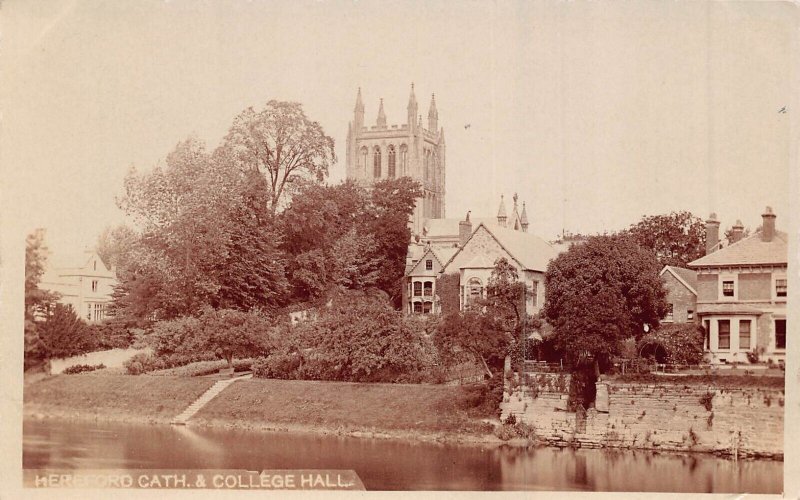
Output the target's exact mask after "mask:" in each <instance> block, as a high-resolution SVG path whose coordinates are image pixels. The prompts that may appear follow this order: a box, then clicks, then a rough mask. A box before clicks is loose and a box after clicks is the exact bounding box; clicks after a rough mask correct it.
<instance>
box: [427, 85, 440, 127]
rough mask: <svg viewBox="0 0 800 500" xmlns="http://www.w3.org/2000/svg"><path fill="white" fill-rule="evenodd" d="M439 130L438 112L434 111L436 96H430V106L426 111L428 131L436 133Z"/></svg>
mask: <svg viewBox="0 0 800 500" xmlns="http://www.w3.org/2000/svg"><path fill="white" fill-rule="evenodd" d="M438 128H439V112H438V111H437V110H436V94H431V106H430V108H429V109H428V130H430V131H431V132H436V130H438Z"/></svg>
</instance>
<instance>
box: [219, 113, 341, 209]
mask: <svg viewBox="0 0 800 500" xmlns="http://www.w3.org/2000/svg"><path fill="white" fill-rule="evenodd" d="M217 155H218V156H225V157H227V158H229V159H230V160H232V161H233V162H234V163H235V164H236V165H237V166H238V167H239V168H241V169H242V170H243V171H254V172H259V173H261V174H262V175H263V176H264V177H265V179H266V180H267V184H268V187H269V189H268V192H269V196H268V198H267V200H268V204H267V206H268V208H269V210H270V211H271V213H272V214H273V215H274V214H275V213H276V212H277V210H278V208H279V207H282V206H283V204H285V202H286V201H287V199H289V198H291V196H292V194H294V192H295V191H296V190H297V189H298V188H299V187H301V186H302V185H303V184H304V183H305V182H309V181H310V182H322V181H323V180H324V179H325V178H326V177H327V175H328V168H329V166H330V165H331V164H332V163H335V162H336V154H335V153H334V149H333V138H331V137H329V136H327V135H325V133H324V131H323V130H322V126H321V125H320V124H319V123H318V122H315V121H311V120H309V119H308V118H307V117H306V115H305V112H304V111H303V107H302V106H301V105H300V104H299V103H296V102H282V101H276V100H271V101H269V102H267V104H266V106H265V107H264V109H263V110H261V111H256V110H254V109H253V108H252V107H250V108H247V109H245V110H244V111H242V112H241V113H240V114H239V115H238V116H237V117H236V118H235V119H234V121H233V124H232V125H231V128H230V130H229V131H228V134H227V135H226V136H225V139H224V140H223V143H222V145H221V146H220V148H219V149H218V151H217Z"/></svg>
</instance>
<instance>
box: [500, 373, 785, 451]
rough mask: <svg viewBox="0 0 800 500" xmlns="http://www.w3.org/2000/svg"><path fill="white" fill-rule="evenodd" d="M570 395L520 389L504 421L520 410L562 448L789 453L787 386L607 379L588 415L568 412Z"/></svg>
mask: <svg viewBox="0 0 800 500" xmlns="http://www.w3.org/2000/svg"><path fill="white" fill-rule="evenodd" d="M568 391H569V383H568V382H567V384H566V388H563V386H561V385H559V387H553V386H552V385H551V386H550V387H549V388H548V389H545V390H542V389H539V390H536V389H533V390H532V389H531V388H529V387H527V386H524V385H523V386H520V387H519V388H516V389H514V390H513V391H512V392H511V393H510V394H507V395H506V397H504V402H503V403H502V404H501V409H502V410H503V411H502V417H501V418H503V419H505V418H507V417H508V415H509V414H512V413H513V414H514V415H515V416H516V417H517V420H518V421H520V420H521V421H523V422H525V423H527V424H529V425H533V426H534V428H535V430H536V435H537V437H538V438H541V439H543V440H545V441H547V442H548V443H549V444H552V445H556V446H581V447H589V448H599V447H625V448H647V449H661V450H675V451H706V452H714V453H719V454H725V455H734V456H739V457H743V456H767V457H776V458H777V457H782V456H783V410H784V408H783V405H784V397H785V396H784V393H783V391H782V390H780V389H773V388H759V387H745V388H738V389H718V388H713V387H708V386H701V385H696V384H693V385H681V384H678V383H656V384H637V383H621V382H615V381H613V380H612V381H602V382H598V383H597V401H596V404H595V407H594V408H590V409H589V410H588V411H586V412H585V413H584V414H581V413H576V412H568V411H567V400H568Z"/></svg>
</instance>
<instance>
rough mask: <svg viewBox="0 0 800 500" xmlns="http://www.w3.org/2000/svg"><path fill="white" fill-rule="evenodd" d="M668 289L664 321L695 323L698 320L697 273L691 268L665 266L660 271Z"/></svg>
mask: <svg viewBox="0 0 800 500" xmlns="http://www.w3.org/2000/svg"><path fill="white" fill-rule="evenodd" d="M659 276H661V280H662V281H663V282H664V288H665V289H666V290H667V304H668V305H669V309H668V310H667V315H666V316H665V317H664V318H663V319H662V322H664V323H693V322H696V321H697V314H696V312H697V273H696V272H695V271H692V270H691V269H686V268H684V267H676V266H664V269H662V270H661V272H660V273H659Z"/></svg>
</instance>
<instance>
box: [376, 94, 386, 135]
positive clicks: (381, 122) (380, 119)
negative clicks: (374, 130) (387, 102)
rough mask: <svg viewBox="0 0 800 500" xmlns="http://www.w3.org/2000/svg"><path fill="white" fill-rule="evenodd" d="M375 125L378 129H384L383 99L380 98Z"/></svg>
mask: <svg viewBox="0 0 800 500" xmlns="http://www.w3.org/2000/svg"><path fill="white" fill-rule="evenodd" d="M376 124H377V125H378V127H379V128H386V113H385V112H384V111H383V97H381V106H380V108H378V121H377V122H376Z"/></svg>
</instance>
